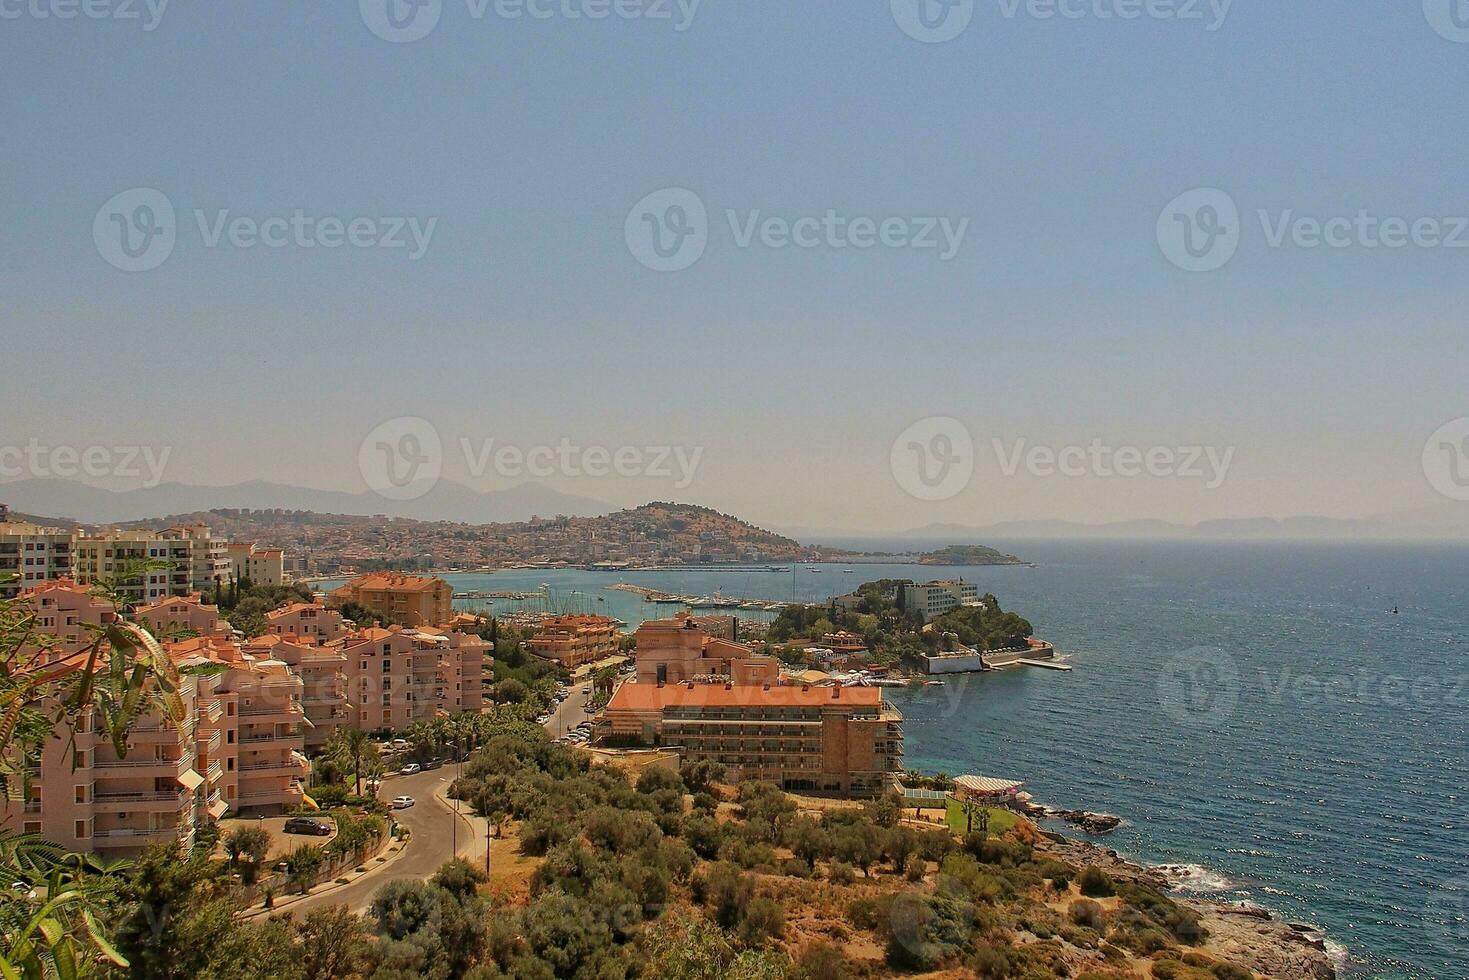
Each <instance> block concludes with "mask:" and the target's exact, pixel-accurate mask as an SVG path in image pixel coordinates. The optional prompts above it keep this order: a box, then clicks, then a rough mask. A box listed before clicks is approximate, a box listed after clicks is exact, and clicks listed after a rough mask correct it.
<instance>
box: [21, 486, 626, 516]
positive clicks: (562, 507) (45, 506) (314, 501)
mask: <svg viewBox="0 0 1469 980" xmlns="http://www.w3.org/2000/svg"><path fill="white" fill-rule="evenodd" d="M0 503H6V504H9V505H10V507H11V509H12V510H15V511H24V512H26V513H30V514H40V515H44V516H51V517H57V518H62V517H66V518H71V519H73V520H77V521H82V522H84V523H89V524H120V523H124V522H128V521H143V520H149V519H151V518H157V517H162V516H164V515H166V514H190V513H195V512H198V511H208V510H217V509H239V510H266V509H277V508H278V509H281V510H293V511H314V512H316V513H322V514H346V515H352V516H359V517H371V516H374V515H378V514H384V515H389V516H392V517H403V518H409V519H412V520H421V521H462V522H464V523H468V524H497V523H507V522H516V521H525V520H529V519H530V518H532V517H535V516H540V517H554V516H556V515H558V514H564V515H566V516H567V517H598V516H601V515H603V514H606V513H609V512H610V511H613V510H615V509H616V508H615V507H614V506H613V505H610V504H606V503H603V502H602V501H600V500H593V499H591V498H589V497H578V496H573V495H571V494H566V493H561V492H559V491H556V490H552V489H550V488H549V487H544V486H540V485H538V484H534V483H522V484H519V485H517V486H514V487H510V488H508V489H505V490H491V491H485V492H481V491H478V490H473V489H471V488H469V487H466V486H464V485H463V484H461V483H454V482H452V481H449V480H440V481H439V483H438V485H437V486H435V487H434V488H433V489H432V490H431V491H429V492H428V493H427V494H425V495H424V496H423V497H420V498H419V499H417V500H408V501H401V502H400V501H390V500H385V499H383V498H382V497H379V496H378V495H376V494H374V493H370V492H363V493H346V492H343V491H337V490H313V489H310V488H307V487H293V486H286V485H283V484H278V483H266V482H264V481H261V480H255V481H251V482H249V483H237V484H234V485H232V486H225V487H205V486H195V485H192V484H186V483H162V484H159V485H158V486H156V487H150V488H143V489H137V490H127V491H122V492H115V491H112V490H103V489H100V488H98V487H93V486H88V485H87V484H85V483H78V482H76V481H73V480H54V479H47V480H20V481H17V482H14V483H0Z"/></svg>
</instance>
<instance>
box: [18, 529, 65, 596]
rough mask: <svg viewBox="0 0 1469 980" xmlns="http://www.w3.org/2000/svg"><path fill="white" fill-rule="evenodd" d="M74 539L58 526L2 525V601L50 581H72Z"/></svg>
mask: <svg viewBox="0 0 1469 980" xmlns="http://www.w3.org/2000/svg"><path fill="white" fill-rule="evenodd" d="M73 537H74V535H73V534H72V532H70V531H63V530H61V529H60V528H55V527H40V526H38V525H36V524H21V523H18V522H14V521H7V522H5V523H0V599H11V598H14V597H15V596H16V595H17V594H18V593H19V592H20V591H21V590H23V589H29V588H32V587H34V586H36V585H39V584H40V583H42V582H45V581H47V580H48V579H59V578H71V577H72V563H73V557H74V552H73V547H72V540H73Z"/></svg>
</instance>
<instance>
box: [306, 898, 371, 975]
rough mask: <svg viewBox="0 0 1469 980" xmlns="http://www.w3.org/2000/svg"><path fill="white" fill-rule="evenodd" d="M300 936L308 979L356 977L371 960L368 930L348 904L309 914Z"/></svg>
mask: <svg viewBox="0 0 1469 980" xmlns="http://www.w3.org/2000/svg"><path fill="white" fill-rule="evenodd" d="M300 934H301V967H302V970H303V973H304V977H305V980H342V978H346V977H351V976H355V975H357V974H358V973H359V972H360V971H361V969H362V967H363V965H364V962H365V960H366V959H367V954H368V939H369V934H368V931H367V927H366V925H365V924H364V923H363V921H362V919H361V918H359V917H358V916H357V915H355V914H354V913H352V912H350V911H348V909H347V907H346V906H345V905H328V906H327V907H326V908H320V909H313V910H311V911H310V912H307V913H306V919H305V921H303V922H302V923H301V926H300Z"/></svg>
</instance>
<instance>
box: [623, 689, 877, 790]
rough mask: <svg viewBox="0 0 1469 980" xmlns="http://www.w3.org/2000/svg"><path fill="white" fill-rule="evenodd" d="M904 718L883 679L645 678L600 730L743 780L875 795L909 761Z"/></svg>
mask: <svg viewBox="0 0 1469 980" xmlns="http://www.w3.org/2000/svg"><path fill="white" fill-rule="evenodd" d="M902 722H903V716H902V714H900V713H899V712H898V710H897V709H896V708H894V707H893V706H892V705H890V704H888V703H886V702H884V701H883V700H882V696H881V690H880V689H879V688H875V687H809V686H804V685H802V686H799V687H798V686H794V685H791V686H780V685H774V684H758V685H741V684H733V683H731V684H699V683H695V682H693V681H689V682H685V683H681V684H657V683H654V684H648V683H644V682H642V681H641V680H639V681H638V682H637V683H629V684H624V685H622V686H621V687H620V688H618V690H617V693H616V694H614V695H613V697H612V701H611V703H609V704H608V705H607V708H606V710H605V711H604V712H603V713H602V715H601V717H600V718H599V719H598V721H597V727H596V733H597V736H598V737H599V738H605V739H613V740H620V741H627V742H635V743H641V744H646V745H658V746H662V747H664V748H674V749H677V750H678V751H679V753H680V755H681V756H682V759H683V761H685V762H697V761H700V760H705V759H707V760H710V761H713V762H717V763H719V764H720V765H722V766H724V767H725V771H726V773H727V774H728V776H729V778H730V779H731V780H733V781H735V782H738V781H742V780H746V779H763V780H769V781H770V782H773V783H775V784H776V785H777V786H780V787H781V788H783V789H787V790H791V791H794V792H808V793H829V794H832V795H836V796H845V797H872V796H877V795H879V794H881V793H882V792H883V791H884V790H885V789H886V788H887V787H888V786H889V785H890V784H891V782H892V781H893V780H894V779H895V778H896V774H897V773H898V772H900V771H901V769H902V764H901V763H902V756H903V727H902Z"/></svg>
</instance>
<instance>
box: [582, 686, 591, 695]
mask: <svg viewBox="0 0 1469 980" xmlns="http://www.w3.org/2000/svg"><path fill="white" fill-rule="evenodd" d="M581 692H582V693H583V694H591V693H592V689H591V688H590V687H584V688H582V689H581Z"/></svg>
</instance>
